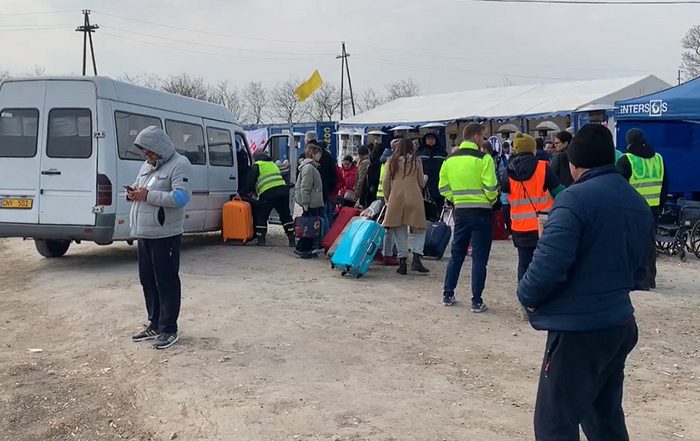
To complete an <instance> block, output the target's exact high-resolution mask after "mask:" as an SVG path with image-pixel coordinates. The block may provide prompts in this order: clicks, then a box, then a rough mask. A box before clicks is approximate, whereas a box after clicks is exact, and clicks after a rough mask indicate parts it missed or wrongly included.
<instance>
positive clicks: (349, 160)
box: [343, 155, 353, 162]
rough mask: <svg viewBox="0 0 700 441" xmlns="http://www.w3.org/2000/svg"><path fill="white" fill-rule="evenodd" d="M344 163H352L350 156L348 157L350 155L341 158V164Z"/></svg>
mask: <svg viewBox="0 0 700 441" xmlns="http://www.w3.org/2000/svg"><path fill="white" fill-rule="evenodd" d="M345 161H348V162H352V161H353V159H352V156H350V155H345V156H343V162H345Z"/></svg>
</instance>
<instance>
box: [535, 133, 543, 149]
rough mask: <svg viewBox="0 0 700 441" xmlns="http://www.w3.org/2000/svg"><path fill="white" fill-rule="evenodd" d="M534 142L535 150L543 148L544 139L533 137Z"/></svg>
mask: <svg viewBox="0 0 700 441" xmlns="http://www.w3.org/2000/svg"><path fill="white" fill-rule="evenodd" d="M535 144H537V150H542V149H543V148H544V139H543V138H542V137H540V136H538V137H537V138H535Z"/></svg>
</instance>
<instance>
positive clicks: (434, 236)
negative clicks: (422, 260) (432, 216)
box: [423, 209, 452, 260]
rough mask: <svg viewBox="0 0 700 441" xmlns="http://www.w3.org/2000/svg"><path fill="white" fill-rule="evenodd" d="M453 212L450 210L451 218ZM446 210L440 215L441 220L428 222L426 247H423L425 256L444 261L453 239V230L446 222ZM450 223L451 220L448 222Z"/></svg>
mask: <svg viewBox="0 0 700 441" xmlns="http://www.w3.org/2000/svg"><path fill="white" fill-rule="evenodd" d="M451 216H452V211H451V210H450V217H451ZM444 218H445V210H444V209H443V210H442V214H440V220H439V221H436V222H428V228H427V229H426V231H425V245H424V246H423V256H425V257H435V258H436V259H438V260H440V259H442V256H443V255H444V254H445V249H447V244H448V243H450V238H451V237H452V228H450V226H449V225H447V222H445V221H444ZM448 222H449V220H448Z"/></svg>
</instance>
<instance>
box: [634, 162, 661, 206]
mask: <svg viewBox="0 0 700 441" xmlns="http://www.w3.org/2000/svg"><path fill="white" fill-rule="evenodd" d="M625 156H627V159H628V160H629V162H630V168H631V169H632V176H630V185H632V187H633V188H634V189H635V190H637V192H638V193H639V194H641V195H642V197H644V199H645V200H646V201H647V203H648V204H649V206H650V207H658V206H659V205H661V186H662V184H663V181H664V160H663V158H662V157H661V155H659V154H658V153H657V154H655V155H654V157H653V158H642V157H639V156H637V155H633V154H631V153H625Z"/></svg>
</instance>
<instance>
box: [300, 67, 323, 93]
mask: <svg viewBox="0 0 700 441" xmlns="http://www.w3.org/2000/svg"><path fill="white" fill-rule="evenodd" d="M322 84H323V80H322V79H321V75H320V74H319V73H318V71H317V70H315V71H314V73H313V75H311V78H309V79H308V80H306V81H304V82H303V83H301V85H300V86H299V87H297V88H296V89H295V90H294V94H295V95H296V96H297V98H299V101H304V100H305V99H307V98H308V97H310V96H311V94H312V93H314V92H315V91H316V89H318V88H319V87H321V85H322Z"/></svg>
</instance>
